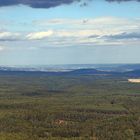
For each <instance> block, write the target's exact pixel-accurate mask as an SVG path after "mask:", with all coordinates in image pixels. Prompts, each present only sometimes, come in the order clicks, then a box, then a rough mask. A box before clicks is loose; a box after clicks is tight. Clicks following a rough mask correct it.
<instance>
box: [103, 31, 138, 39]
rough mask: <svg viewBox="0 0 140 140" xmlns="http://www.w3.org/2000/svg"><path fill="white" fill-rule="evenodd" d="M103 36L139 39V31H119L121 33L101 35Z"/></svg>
mask: <svg viewBox="0 0 140 140" xmlns="http://www.w3.org/2000/svg"><path fill="white" fill-rule="evenodd" d="M103 38H107V39H119V40H121V39H140V33H135V32H133V33H126V32H124V33H121V34H117V35H106V36H103Z"/></svg>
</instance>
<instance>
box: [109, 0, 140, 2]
mask: <svg viewBox="0 0 140 140" xmlns="http://www.w3.org/2000/svg"><path fill="white" fill-rule="evenodd" d="M106 1H108V2H115V1H116V2H127V1H138V2H140V0H106Z"/></svg>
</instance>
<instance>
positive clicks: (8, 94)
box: [0, 74, 140, 140]
mask: <svg viewBox="0 0 140 140" xmlns="http://www.w3.org/2000/svg"><path fill="white" fill-rule="evenodd" d="M139 109H140V84H138V83H129V82H128V81H127V77H125V76H124V77H122V76H121V77H117V76H105V75H102V76H96V75H81V76H47V75H45V74H40V75H39V74H38V75H30V74H29V75H28V74H3V75H0V140H139V139H140V110H139Z"/></svg>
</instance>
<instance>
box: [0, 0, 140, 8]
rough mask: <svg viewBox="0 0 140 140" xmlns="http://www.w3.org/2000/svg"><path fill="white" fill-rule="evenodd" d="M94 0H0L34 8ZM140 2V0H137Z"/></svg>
mask: <svg viewBox="0 0 140 140" xmlns="http://www.w3.org/2000/svg"><path fill="white" fill-rule="evenodd" d="M89 1H94V0H0V7H3V6H12V5H19V4H22V5H27V6H30V7H32V8H51V7H56V6H60V5H63V4H71V3H73V2H82V4H80V6H87V2H89ZM106 1H108V2H114V1H117V2H127V1H134V0H106ZM135 1H138V2H140V0H135Z"/></svg>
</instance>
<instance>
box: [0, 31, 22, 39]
mask: <svg viewBox="0 0 140 140" xmlns="http://www.w3.org/2000/svg"><path fill="white" fill-rule="evenodd" d="M19 38H20V33H12V32H0V41H16V40H19Z"/></svg>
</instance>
